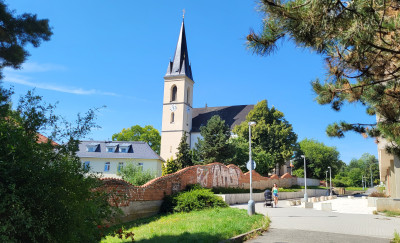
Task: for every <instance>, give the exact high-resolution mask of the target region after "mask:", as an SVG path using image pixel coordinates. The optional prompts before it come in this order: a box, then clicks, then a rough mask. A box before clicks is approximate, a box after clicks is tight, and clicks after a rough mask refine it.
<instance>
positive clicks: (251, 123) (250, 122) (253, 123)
mask: <svg viewBox="0 0 400 243" xmlns="http://www.w3.org/2000/svg"><path fill="white" fill-rule="evenodd" d="M256 124H257V123H256V122H254V121H249V126H255V125H256Z"/></svg>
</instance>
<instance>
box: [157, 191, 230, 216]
mask: <svg viewBox="0 0 400 243" xmlns="http://www.w3.org/2000/svg"><path fill="white" fill-rule="evenodd" d="M214 207H228V204H226V203H225V202H224V201H223V200H222V198H220V197H218V196H216V195H214V193H212V192H211V190H210V189H205V188H200V189H192V190H190V191H184V192H180V193H177V194H174V195H171V196H165V197H164V200H163V203H162V205H161V208H160V212H162V213H171V212H190V211H195V210H202V209H206V208H214Z"/></svg>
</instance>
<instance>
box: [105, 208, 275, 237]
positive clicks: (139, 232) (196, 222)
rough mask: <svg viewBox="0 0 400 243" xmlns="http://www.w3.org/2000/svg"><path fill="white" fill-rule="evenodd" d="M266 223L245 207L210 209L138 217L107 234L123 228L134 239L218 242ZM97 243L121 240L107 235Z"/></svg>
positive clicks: (260, 216) (264, 226)
mask: <svg viewBox="0 0 400 243" xmlns="http://www.w3.org/2000/svg"><path fill="white" fill-rule="evenodd" d="M268 226H269V219H268V218H267V217H265V216H264V215H260V214H256V215H254V216H251V217H250V216H248V215H247V211H246V210H245V209H235V208H213V209H207V210H201V211H192V212H189V213H175V214H169V215H163V216H154V217H150V218H146V219H140V220H136V221H132V222H129V223H125V224H121V225H118V226H114V227H112V228H110V229H109V232H108V233H109V234H110V233H111V232H112V231H113V230H115V229H118V228H121V227H124V228H125V231H131V232H133V233H134V234H135V242H146V243H147V242H219V241H222V240H225V239H229V238H232V237H233V236H236V235H239V234H243V233H246V232H248V231H251V230H253V229H257V228H267V227H268ZM101 242H104V243H105V242H107V243H112V242H124V241H123V240H121V239H118V238H117V237H112V236H110V235H108V236H107V237H106V238H103V240H102V241H101ZM125 242H128V240H126V241H125Z"/></svg>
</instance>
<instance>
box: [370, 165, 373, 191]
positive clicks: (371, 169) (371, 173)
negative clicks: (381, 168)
mask: <svg viewBox="0 0 400 243" xmlns="http://www.w3.org/2000/svg"><path fill="white" fill-rule="evenodd" d="M369 170H370V172H371V188H372V187H374V182H373V181H372V165H371V166H370V167H369Z"/></svg>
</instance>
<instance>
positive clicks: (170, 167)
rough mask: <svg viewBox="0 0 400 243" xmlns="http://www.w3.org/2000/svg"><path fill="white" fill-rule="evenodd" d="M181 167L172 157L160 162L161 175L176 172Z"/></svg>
mask: <svg viewBox="0 0 400 243" xmlns="http://www.w3.org/2000/svg"><path fill="white" fill-rule="evenodd" d="M181 169H182V165H181V164H178V163H177V162H176V160H174V159H173V158H172V157H171V158H170V159H167V162H165V163H164V164H162V166H161V170H162V175H163V176H165V175H168V174H172V173H175V172H177V171H178V170H181Z"/></svg>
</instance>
